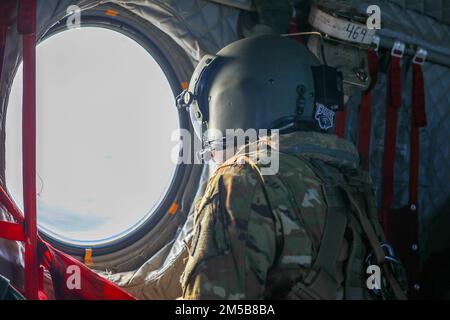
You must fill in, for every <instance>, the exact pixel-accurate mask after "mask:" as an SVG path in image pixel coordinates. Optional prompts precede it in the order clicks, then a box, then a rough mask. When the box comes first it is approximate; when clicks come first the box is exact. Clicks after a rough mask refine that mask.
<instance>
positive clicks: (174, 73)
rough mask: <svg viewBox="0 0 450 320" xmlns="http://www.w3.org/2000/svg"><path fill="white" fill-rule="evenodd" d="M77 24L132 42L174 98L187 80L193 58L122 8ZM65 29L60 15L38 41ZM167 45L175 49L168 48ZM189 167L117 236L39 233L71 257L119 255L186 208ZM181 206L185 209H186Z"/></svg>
mask: <svg viewBox="0 0 450 320" xmlns="http://www.w3.org/2000/svg"><path fill="white" fill-rule="evenodd" d="M109 9H113V10H115V11H118V12H119V14H118V15H117V16H109V15H107V14H106V12H107V11H108V10H109ZM81 27H98V28H106V29H109V30H112V31H116V32H119V33H121V34H122V35H124V36H127V37H129V38H130V39H132V40H134V41H136V42H137V43H138V44H139V45H141V46H142V47H143V48H144V50H146V51H147V52H148V53H149V54H150V55H151V56H152V57H153V59H154V60H155V61H156V62H157V63H158V65H159V66H160V68H161V69H162V71H163V73H164V74H165V76H166V78H167V81H168V83H169V85H170V87H171V89H172V92H173V94H174V97H176V96H177V95H178V94H179V93H180V92H181V90H182V89H183V88H182V85H181V84H182V83H183V82H185V81H186V80H188V79H189V77H190V75H191V74H192V71H193V61H192V59H190V58H189V57H188V55H187V54H186V52H184V50H182V49H181V48H180V47H179V46H178V45H177V44H176V43H175V42H174V41H173V40H172V39H170V41H169V42H171V43H167V42H168V41H167V40H168V36H167V35H165V34H163V32H162V31H161V30H159V29H157V28H156V27H155V26H153V25H151V24H150V23H149V22H148V21H146V20H145V19H142V18H140V17H138V16H136V15H135V14H132V13H131V12H129V11H127V10H126V9H124V8H121V7H119V6H115V5H114V6H110V5H99V6H98V7H95V8H92V9H87V10H83V11H82V19H81ZM66 30H67V26H66V18H62V19H60V20H59V21H58V22H57V23H55V24H54V25H53V26H51V27H50V28H49V29H48V30H47V31H46V32H44V34H43V35H42V36H41V37H39V40H38V43H39V42H41V41H45V40H46V39H48V38H49V37H51V36H53V35H55V34H57V33H61V32H64V31H66ZM162 41H165V42H164V44H165V45H163V43H162ZM169 47H171V49H176V50H169V49H168V48H169ZM174 54H175V55H176V57H175V58H176V59H174ZM174 60H176V61H174ZM16 71H17V68H16ZM15 74H16V72H14V74H13V77H12V79H11V81H13V79H14V77H15ZM175 107H176V106H175V105H174V108H175ZM178 117H179V128H180V129H186V130H189V131H190V132H191V133H192V131H193V130H192V127H191V124H190V119H189V115H188V113H187V112H183V111H182V110H178ZM193 167H194V166H193V165H188V164H184V163H181V164H178V165H177V166H176V168H175V171H174V173H173V177H172V180H171V182H170V183H169V185H168V186H167V187H166V193H165V194H164V195H162V197H161V199H160V200H159V202H158V203H156V204H155V206H154V208H153V209H152V211H153V212H152V213H151V214H149V215H148V217H147V219H145V221H143V222H140V224H139V225H138V226H135V228H134V230H133V231H132V232H130V233H128V234H126V235H123V236H121V237H119V238H117V239H113V240H112V241H110V242H106V243H102V244H98V245H97V244H96V245H89V244H86V245H78V244H73V243H69V242H65V241H61V240H60V239H57V238H55V237H52V236H51V235H49V234H47V233H46V232H45V231H42V230H41V228H39V235H40V236H41V237H42V238H43V239H44V240H45V241H47V242H49V243H50V244H51V245H53V246H54V247H55V248H58V249H60V250H62V251H64V252H66V253H69V254H71V255H74V256H78V257H83V256H84V255H85V251H86V249H87V248H89V249H92V251H93V253H95V256H108V255H114V256H117V255H119V256H120V252H122V251H127V248H129V247H130V246H132V245H133V244H135V243H136V242H138V240H140V239H142V238H143V237H145V236H146V235H147V234H148V233H150V232H151V231H152V230H153V229H154V228H155V227H156V226H157V225H158V223H160V222H161V220H162V218H163V217H164V216H165V215H166V214H167V213H168V212H169V209H170V208H171V206H172V205H173V203H175V202H176V203H178V204H180V203H184V204H185V205H186V204H187V205H188V207H190V203H192V201H193V198H194V195H195V192H192V190H191V192H188V193H189V195H188V196H185V194H184V191H185V190H184V189H185V188H189V187H190V186H192V185H196V184H197V182H198V180H199V178H200V173H201V170H198V169H195V168H193ZM180 209H181V208H180ZM183 209H184V210H185V209H186V208H183ZM186 214H187V213H186ZM184 218H185V217H184ZM182 221H184V219H183V220H181V221H180V220H179V219H178V220H177V221H176V222H177V223H178V224H180V223H181V222H182ZM138 223H139V222H138ZM118 253H119V254H118ZM116 258H117V257H116Z"/></svg>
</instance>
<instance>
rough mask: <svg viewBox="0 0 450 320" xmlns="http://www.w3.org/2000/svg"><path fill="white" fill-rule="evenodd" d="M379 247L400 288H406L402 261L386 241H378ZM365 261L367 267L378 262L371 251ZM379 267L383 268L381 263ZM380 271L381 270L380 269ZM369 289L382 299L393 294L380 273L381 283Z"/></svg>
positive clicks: (391, 296)
mask: <svg viewBox="0 0 450 320" xmlns="http://www.w3.org/2000/svg"><path fill="white" fill-rule="evenodd" d="M380 247H381V249H382V250H383V252H384V254H385V257H384V259H385V263H387V264H388V267H389V268H390V269H391V270H392V273H393V274H394V277H395V278H396V280H397V281H398V282H399V284H400V285H401V287H402V289H404V290H406V288H407V287H408V284H407V279H406V271H405V269H404V267H403V265H402V263H401V262H400V260H399V259H398V257H397V256H396V254H395V251H394V248H393V247H392V246H391V245H390V244H389V243H387V242H382V243H380ZM365 262H366V265H367V266H368V267H369V266H374V265H377V263H378V262H377V261H376V257H375V254H374V253H373V252H371V253H369V254H368V255H367V258H366V261H365ZM379 267H380V269H381V270H383V269H382V266H381V265H380V266H379ZM381 272H383V271H381ZM370 290H371V292H373V293H374V294H375V295H376V296H378V297H382V298H384V299H391V298H393V297H394V296H395V295H394V294H393V293H392V292H391V290H390V288H389V282H388V281H387V279H386V277H384V276H383V275H381V283H379V286H377V287H374V288H372V289H370Z"/></svg>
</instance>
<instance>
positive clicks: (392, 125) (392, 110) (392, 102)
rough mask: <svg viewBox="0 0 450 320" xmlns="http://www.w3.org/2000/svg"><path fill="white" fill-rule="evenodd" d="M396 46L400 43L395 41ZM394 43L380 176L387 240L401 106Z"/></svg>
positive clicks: (399, 53) (399, 75)
mask: <svg viewBox="0 0 450 320" xmlns="http://www.w3.org/2000/svg"><path fill="white" fill-rule="evenodd" d="M396 45H397V46H400V45H401V44H398V43H396ZM396 45H394V48H393V50H392V54H391V64H390V67H389V88H388V98H387V100H388V101H387V107H386V128H385V133H384V155H383V178H382V198H381V212H380V219H381V221H382V223H383V229H384V232H385V235H386V238H387V239H388V240H389V232H388V229H389V228H388V225H389V209H390V208H391V205H392V201H393V197H394V165H395V148H396V142H397V116H398V110H399V109H400V106H401V100H402V95H401V89H402V84H401V67H400V61H401V58H402V57H403V52H404V51H401V52H397V51H396V50H398V49H397V48H396Z"/></svg>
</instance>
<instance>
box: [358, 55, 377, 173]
mask: <svg viewBox="0 0 450 320" xmlns="http://www.w3.org/2000/svg"><path fill="white" fill-rule="evenodd" d="M367 56H368V62H369V73H370V77H371V83H370V86H369V88H367V90H366V91H364V92H363V93H362V96H361V104H360V107H359V138H358V150H359V153H360V154H361V157H362V158H363V159H364V161H365V163H366V164H367V165H369V152H370V134H371V128H372V91H373V88H374V87H375V84H376V82H377V80H378V56H377V54H376V52H375V51H373V50H369V51H368V53H367Z"/></svg>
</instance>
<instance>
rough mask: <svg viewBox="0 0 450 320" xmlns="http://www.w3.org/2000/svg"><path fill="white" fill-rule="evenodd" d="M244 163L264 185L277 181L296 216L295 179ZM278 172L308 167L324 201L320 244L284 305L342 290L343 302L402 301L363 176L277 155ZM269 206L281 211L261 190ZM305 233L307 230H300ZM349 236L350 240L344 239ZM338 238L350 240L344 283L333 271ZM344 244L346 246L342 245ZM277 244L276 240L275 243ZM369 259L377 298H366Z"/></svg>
mask: <svg viewBox="0 0 450 320" xmlns="http://www.w3.org/2000/svg"><path fill="white" fill-rule="evenodd" d="M244 158H245V159H246V161H247V162H248V163H249V164H250V165H251V166H252V167H253V168H254V169H255V170H256V171H257V172H258V173H259V177H260V179H261V181H262V183H263V185H264V184H266V183H271V182H270V180H271V179H278V180H280V181H281V182H282V183H283V184H284V186H285V187H286V189H287V190H288V191H289V193H290V194H289V195H287V196H288V198H289V201H290V202H291V203H290V204H291V206H292V208H294V209H295V210H298V212H297V214H298V215H299V216H301V210H300V209H299V208H300V205H299V203H298V200H296V197H295V194H294V192H293V188H292V187H291V186H293V185H294V184H295V183H298V181H294V180H292V179H298V178H296V176H294V175H292V176H283V177H282V176H281V175H280V174H276V175H275V176H262V175H261V174H260V172H261V170H260V169H261V168H260V164H258V163H256V164H255V163H253V162H252V161H251V160H250V158H248V157H246V156H244ZM279 161H280V168H283V169H284V170H290V169H293V168H296V167H297V168H298V167H299V166H304V165H306V166H308V167H309V168H310V169H311V170H312V171H313V172H314V173H315V174H316V175H317V176H318V178H319V179H320V180H321V182H322V183H323V191H324V197H325V200H326V203H327V218H326V219H327V220H326V223H325V226H324V229H323V235H322V240H321V242H320V246H319V249H318V252H317V255H316V257H315V260H314V261H313V263H312V266H311V267H310V269H309V271H308V273H307V275H306V277H302V279H299V280H298V281H297V282H296V283H295V284H294V285H293V286H292V287H291V290H290V292H289V293H288V295H287V296H286V298H288V299H314V300H315V299H320V300H322V299H326V300H329V299H334V298H335V296H336V292H337V290H338V289H339V288H341V287H342V286H343V287H344V297H343V298H344V299H351V300H361V299H364V300H365V299H377V298H378V299H402V300H404V299H406V295H405V293H404V290H403V289H402V288H401V286H400V284H399V283H398V281H397V280H396V278H395V276H394V270H393V267H392V265H391V264H390V263H388V262H387V260H386V258H387V257H386V253H385V251H384V250H383V248H382V246H381V244H382V243H384V241H385V240H384V235H383V231H382V229H381V226H380V224H379V222H378V215H377V208H376V202H375V194H374V191H373V187H372V183H371V178H370V176H369V174H368V173H367V172H366V171H363V170H361V169H355V168H348V167H338V166H335V165H333V164H330V163H325V162H324V161H323V160H319V159H315V158H308V157H306V156H301V155H293V154H288V153H280V157H279ZM265 190H266V192H267V196H268V199H269V202H271V205H273V207H277V206H279V205H283V203H276V201H281V200H275V199H277V197H274V196H271V188H265ZM306 228H307V226H306ZM348 233H350V234H351V235H350V237H349V234H348ZM344 237H346V238H348V237H349V238H350V239H351V240H350V241H349V243H350V252H349V256H348V260H347V261H346V262H345V272H344V274H345V276H344V283H342V281H340V280H339V279H337V277H336V274H335V271H334V270H333V267H334V266H336V262H337V259H338V254H339V252H340V245H341V244H342V243H343V241H344ZM347 241H348V240H347ZM277 242H278V243H281V242H282V240H277ZM369 253H371V256H372V257H373V260H372V261H373V263H375V264H376V265H377V266H379V268H380V271H381V273H382V274H383V276H382V283H381V287H382V289H383V290H381V292H382V293H380V296H379V297H377V296H376V295H374V294H373V293H371V292H370V291H369V289H368V287H367V279H368V277H369V274H367V273H366V268H367V257H368V255H369Z"/></svg>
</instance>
